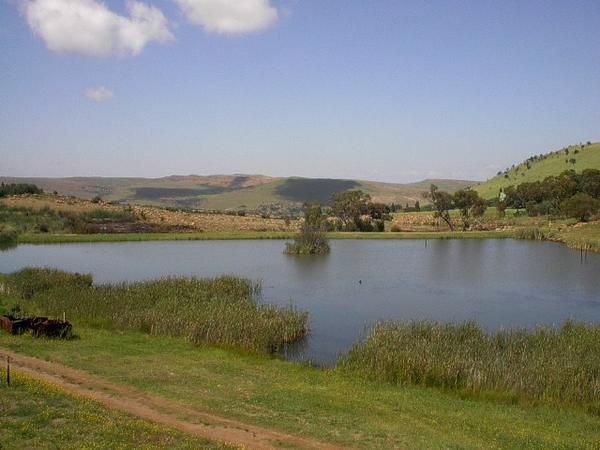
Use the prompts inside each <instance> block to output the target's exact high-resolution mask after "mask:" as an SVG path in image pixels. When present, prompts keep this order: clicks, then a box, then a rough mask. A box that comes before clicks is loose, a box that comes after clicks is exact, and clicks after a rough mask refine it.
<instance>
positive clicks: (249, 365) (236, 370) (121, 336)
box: [0, 328, 600, 449]
mask: <svg viewBox="0 0 600 450" xmlns="http://www.w3.org/2000/svg"><path fill="white" fill-rule="evenodd" d="M77 333H78V334H79V336H80V339H79V340H72V341H55V340H44V339H35V338H32V337H28V336H21V337H12V336H6V335H0V347H4V348H7V349H10V350H13V351H17V352H20V353H22V354H26V355H30V356H36V357H39V358H44V359H48V360H51V361H55V362H59V363H62V364H64V365H67V366H71V367H75V368H79V369H82V370H86V371H88V372H91V373H93V374H96V375H98V376H101V377H104V378H106V379H109V380H111V381H113V382H115V383H121V384H125V385H131V386H134V387H136V388H138V389H142V390H145V391H148V392H151V393H155V394H158V395H162V396H164V397H168V398H171V399H174V400H178V401H180V402H182V403H183V404H186V405H189V406H192V407H196V408H201V409H206V410H210V411H212V412H214V413H218V414H221V415H224V416H227V417H232V418H236V419H239V420H243V421H246V422H248V423H253V424H257V425H262V426H267V427H272V428H275V429H280V430H285V431H288V432H291V433H293V434H297V435H303V436H308V437H314V438H317V439H319V440H322V441H328V442H333V443H337V444H340V445H345V446H353V447H359V448H381V449H389V448H423V449H425V448H426V449H431V448H515V449H526V448H539V449H547V448H553V449H556V448H564V449H567V448H569V449H571V448H596V446H597V445H598V444H599V443H600V418H599V417H597V416H593V415H589V414H586V413H584V412H582V411H578V410H571V409H562V410H561V409H559V408H555V409H551V408H548V407H543V406H538V407H524V406H522V405H518V404H513V403H511V402H509V401H506V402H502V401H486V400H476V399H473V398H469V397H465V398H461V397H460V396H458V395H455V394H449V393H445V392H443V391H441V390H438V389H434V388H426V387H418V386H403V387H399V386H392V385H389V384H378V383H374V382H361V381H358V380H355V379H352V378H350V377H347V376H345V375H344V374H343V373H341V372H339V371H336V370H333V369H328V370H319V369H315V368H311V367H307V366H302V365H298V364H293V363H289V362H284V361H280V360H276V359H271V358H268V357H261V356H252V355H247V354H241V353H238V352H234V351H230V350H223V349H217V348H212V347H205V346H200V347H199V346H197V345H193V344H191V343H188V342H185V341H184V340H183V339H181V338H171V337H152V336H148V335H146V334H142V333H138V332H115V331H109V330H97V329H89V328H77ZM108 362H110V363H108ZM0 420H1V419H0Z"/></svg>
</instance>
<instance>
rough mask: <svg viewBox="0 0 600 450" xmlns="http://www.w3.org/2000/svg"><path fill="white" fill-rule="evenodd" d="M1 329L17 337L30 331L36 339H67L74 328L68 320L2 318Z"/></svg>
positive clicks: (0, 321)
mask: <svg viewBox="0 0 600 450" xmlns="http://www.w3.org/2000/svg"><path fill="white" fill-rule="evenodd" d="M0 328H1V329H3V330H4V331H6V332H7V333H8V334H12V335H17V334H23V333H25V332H28V331H30V332H31V334H32V335H33V336H35V337H54V338H66V337H69V336H70V335H71V331H72V329H73V326H72V325H71V322H69V321H68V320H52V319H48V318H47V317H29V318H23V319H20V318H16V317H12V316H0Z"/></svg>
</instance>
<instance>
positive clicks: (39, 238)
mask: <svg viewBox="0 0 600 450" xmlns="http://www.w3.org/2000/svg"><path fill="white" fill-rule="evenodd" d="M513 235H514V233H513V232H511V231H468V232H463V231H454V232H452V231H440V232H437V231H432V232H399V233H391V232H373V233H360V232H332V233H327V238H329V239H391V240H394V239H506V238H511V237H513ZM294 236H295V234H294V233H288V232H250V231H248V232H235V233H229V232H204V233H122V234H22V235H20V236H19V238H18V242H19V244H67V243H85V242H130V241H204V240H261V239H293V238H294Z"/></svg>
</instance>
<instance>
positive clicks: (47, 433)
mask: <svg viewBox="0 0 600 450" xmlns="http://www.w3.org/2000/svg"><path fill="white" fill-rule="evenodd" d="M5 375H6V373H5V370H4V369H0V380H2V382H0V411H1V412H2V413H1V414H0V448H2V449H11V448H15V449H16V448H53V447H55V446H57V448H71V449H103V448H119V449H134V448H165V449H167V448H168V449H171V448H181V449H184V448H186V449H198V448H203V449H209V448H211V449H212V448H215V449H216V448H225V447H223V446H221V445H218V444H212V443H210V442H208V441H206V440H203V439H198V438H194V437H192V436H188V435H186V434H184V433H180V432H178V431H174V430H170V429H168V428H166V427H162V426H159V425H156V424H154V423H150V422H146V421H143V420H139V419H136V418H133V417H130V416H128V415H126V414H122V413H119V412H115V411H111V410H108V409H107V408H105V407H103V406H101V405H99V404H97V403H95V402H93V401H91V400H87V399H83V398H78V397H75V396H73V395H70V394H67V393H66V392H64V391H62V390H61V389H60V388H57V387H55V386H52V385H49V384H46V383H43V382H40V381H36V380H34V379H32V378H30V377H28V376H26V375H23V374H20V373H18V372H14V371H13V372H12V374H11V375H12V376H11V385H10V387H8V386H6V384H4V379H5Z"/></svg>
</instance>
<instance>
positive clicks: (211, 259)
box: [0, 240, 600, 364]
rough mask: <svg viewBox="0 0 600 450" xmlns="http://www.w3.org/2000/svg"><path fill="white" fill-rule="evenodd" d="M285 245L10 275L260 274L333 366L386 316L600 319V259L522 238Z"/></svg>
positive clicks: (5, 260) (85, 259)
mask: <svg viewBox="0 0 600 450" xmlns="http://www.w3.org/2000/svg"><path fill="white" fill-rule="evenodd" d="M283 246H284V243H283V242H282V241H199V242H129V243H118V244H115V243H110V244H69V245H45V246H30V245H25V246H19V247H18V248H15V249H12V250H8V251H5V252H3V253H0V272H11V271H14V270H17V269H19V268H21V267H23V266H52V267H57V268H61V269H64V270H70V271H80V272H91V273H93V274H94V277H95V279H96V281H97V282H106V281H111V282H116V281H126V280H143V279H151V278H156V277H160V276H165V275H187V276H189V275H196V276H215V275H221V274H224V273H228V274H235V275H240V276H245V277H249V278H252V279H255V280H261V281H262V283H263V301H265V302H269V303H274V304H280V305H286V306H287V305H290V304H293V305H294V306H296V307H298V308H300V309H302V310H305V311H308V312H309V316H310V328H311V333H310V336H309V337H308V338H307V339H306V340H305V342H303V343H302V344H301V345H297V346H293V347H290V348H288V349H286V350H285V353H286V355H287V357H289V358H291V359H300V360H311V361H313V362H317V363H322V364H327V363H331V362H332V361H334V360H335V358H336V356H337V355H338V353H340V352H343V351H345V350H347V349H348V348H349V347H350V346H351V345H352V344H353V343H354V342H356V340H357V339H358V338H359V336H360V335H361V334H362V333H363V330H364V327H365V326H368V325H369V324H372V323H374V322H376V321H378V320H422V319H428V320H438V321H464V320H476V321H477V322H479V323H480V324H481V325H482V326H483V327H484V328H486V329H488V330H493V329H498V328H501V327H504V328H510V327H533V326H535V325H539V324H549V325H553V324H555V325H557V324H561V323H562V322H563V321H564V320H566V319H569V318H573V319H576V320H582V321H589V322H600V277H598V273H600V255H597V254H588V259H587V262H585V263H583V264H582V263H581V262H580V255H579V252H576V251H572V250H569V249H567V248H566V247H564V246H562V245H560V244H555V243H550V242H530V241H512V240H490V241H478V240H472V241H470V240H465V241H458V240H456V241H451V240H440V241H431V240H430V241H428V243H427V246H425V243H424V241H366V240H354V241H352V240H340V241H333V242H332V250H331V253H330V254H329V255H325V256H302V257H297V256H290V255H286V254H284V253H283Z"/></svg>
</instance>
